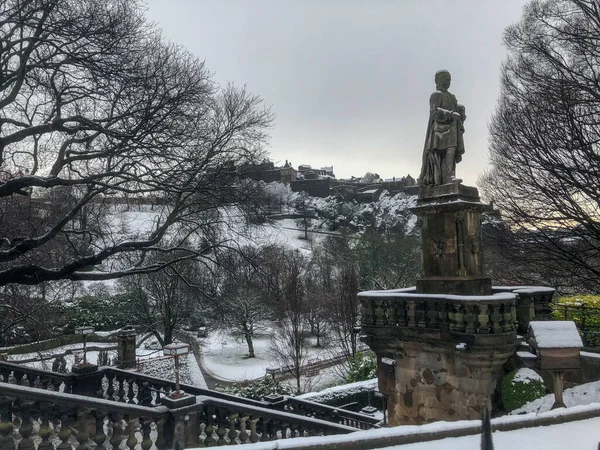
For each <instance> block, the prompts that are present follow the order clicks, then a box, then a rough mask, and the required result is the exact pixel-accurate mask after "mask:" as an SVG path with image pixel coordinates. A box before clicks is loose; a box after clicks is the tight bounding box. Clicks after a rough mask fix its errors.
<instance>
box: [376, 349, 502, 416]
mask: <svg viewBox="0 0 600 450" xmlns="http://www.w3.org/2000/svg"><path fill="white" fill-rule="evenodd" d="M467 352H468V351H465V352H463V351H461V350H457V349H456V348H454V349H452V348H448V347H447V346H443V345H431V344H417V343H410V342H404V343H402V352H401V354H399V355H398V356H397V357H396V358H395V361H396V364H395V367H394V368H393V369H390V366H389V364H385V363H380V365H379V372H378V378H379V384H380V385H379V389H380V390H381V391H384V392H387V393H388V412H389V417H390V425H391V426H396V425H406V424H417V425H420V424H423V423H428V422H434V421H437V420H446V421H452V420H468V419H478V418H479V417H480V415H481V407H482V406H484V405H485V406H487V407H488V408H490V409H491V408H492V404H491V399H492V397H493V396H494V393H495V391H496V390H497V388H498V384H499V382H500V380H501V378H502V375H503V370H502V364H501V363H502V361H497V362H499V363H500V364H495V363H494V361H495V360H497V359H498V356H504V355H497V354H495V352H494V351H493V350H489V351H487V352H486V351H478V352H469V353H467ZM482 361H485V364H483V365H482V364H480V362H482Z"/></svg>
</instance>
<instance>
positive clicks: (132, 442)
mask: <svg viewBox="0 0 600 450" xmlns="http://www.w3.org/2000/svg"><path fill="white" fill-rule="evenodd" d="M125 422H126V423H127V433H128V435H129V436H128V438H127V441H126V442H125V444H127V447H129V449H130V450H135V446H136V445H137V444H138V440H137V438H136V437H135V432H136V431H137V428H138V427H137V417H129V416H126V417H125Z"/></svg>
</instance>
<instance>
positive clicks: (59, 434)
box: [0, 361, 378, 450]
mask: <svg viewBox="0 0 600 450" xmlns="http://www.w3.org/2000/svg"><path fill="white" fill-rule="evenodd" d="M181 387H182V389H183V390H184V391H185V392H186V393H188V394H190V395H193V396H195V397H196V403H195V404H193V405H190V406H186V407H181V408H174V409H173V408H172V409H169V408H167V407H166V406H163V405H162V404H161V397H162V396H164V395H168V394H169V393H171V392H172V391H173V390H174V389H175V385H174V383H173V382H171V381H169V380H164V379H160V378H154V377H150V376H146V375H142V374H138V373H136V372H130V371H125V370H119V369H114V368H109V367H100V368H91V369H90V370H87V371H83V372H81V373H77V372H76V373H66V374H61V373H54V372H47V371H44V370H39V369H34V368H30V367H27V366H21V365H18V364H14V363H10V362H5V361H0V449H1V450H4V449H5V448H11V449H13V448H15V446H14V443H15V442H17V441H20V442H23V444H19V448H27V449H30V448H31V449H33V448H36V447H35V446H34V447H31V446H30V443H29V442H30V440H31V439H33V440H34V441H35V443H36V445H38V443H39V445H41V447H39V448H54V447H51V446H45V445H46V443H50V444H52V445H58V444H60V443H62V444H61V445H62V447H60V448H61V449H68V448H71V447H69V446H68V445H73V446H79V448H88V447H86V445H88V444H90V445H92V444H91V442H92V441H93V442H95V443H96V445H97V446H98V447H97V448H104V447H102V443H110V444H111V445H113V448H117V447H118V446H119V445H121V444H122V443H125V445H126V446H125V447H122V448H132V449H133V448H134V447H135V446H138V448H140V445H141V448H150V447H151V446H152V445H155V446H156V447H157V448H160V449H162V448H171V447H169V445H171V444H169V443H172V442H173V440H174V439H176V437H174V436H175V435H177V433H178V432H177V430H184V433H183V435H184V436H186V438H185V439H186V445H187V446H188V447H193V446H201V445H205V446H210V445H233V444H236V443H237V444H240V443H248V442H256V441H259V440H260V441H265V440H272V439H279V438H289V437H302V436H311V435H331V434H342V433H349V432H352V431H356V430H357V429H370V428H375V427H376V426H377V423H378V421H377V420H376V419H375V418H373V417H370V416H367V415H363V414H359V413H354V412H350V411H344V410H341V409H336V408H332V407H329V406H326V405H321V404H318V403H314V402H311V401H308V400H300V399H295V398H293V397H283V398H280V399H277V400H276V401H257V400H251V399H246V398H242V397H237V396H234V395H230V394H225V393H221V392H215V391H211V390H208V389H202V388H197V387H194V386H187V385H182V386H181ZM65 425H66V427H65ZM180 434H181V433H180ZM134 441H135V442H134ZM163 443H164V446H163ZM42 444H43V445H42ZM138 444H139V445H138ZM114 445H117V447H114ZM180 448H183V447H180Z"/></svg>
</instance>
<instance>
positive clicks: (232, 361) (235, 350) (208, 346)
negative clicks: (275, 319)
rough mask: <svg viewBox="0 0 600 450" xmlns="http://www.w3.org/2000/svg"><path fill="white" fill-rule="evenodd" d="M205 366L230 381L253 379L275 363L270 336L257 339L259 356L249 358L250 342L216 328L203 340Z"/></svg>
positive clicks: (255, 340) (257, 354) (217, 375)
mask: <svg viewBox="0 0 600 450" xmlns="http://www.w3.org/2000/svg"><path fill="white" fill-rule="evenodd" d="M201 342H202V346H203V349H202V353H203V358H204V365H205V366H206V368H207V369H208V370H209V371H210V372H212V373H213V374H214V375H215V376H216V377H218V378H221V379H222V380H227V381H244V380H253V379H255V378H259V377H262V376H264V375H265V373H266V372H265V370H266V368H267V367H270V366H272V365H273V364H271V356H270V355H269V343H270V337H269V336H257V337H255V338H254V340H253V343H254V353H255V355H256V358H248V345H247V344H246V342H245V341H244V340H243V339H236V338H234V337H233V336H231V335H230V334H228V333H226V332H223V331H215V332H213V333H211V334H210V335H209V336H208V337H207V338H206V339H203V340H202V341H201Z"/></svg>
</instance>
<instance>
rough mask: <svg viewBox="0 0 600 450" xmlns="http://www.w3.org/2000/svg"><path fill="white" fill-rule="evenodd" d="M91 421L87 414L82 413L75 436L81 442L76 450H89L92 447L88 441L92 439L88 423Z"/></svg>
mask: <svg viewBox="0 0 600 450" xmlns="http://www.w3.org/2000/svg"><path fill="white" fill-rule="evenodd" d="M89 420H90V417H89V415H88V414H87V412H82V413H80V416H79V420H78V421H77V428H76V430H77V433H76V434H75V439H77V442H79V445H78V446H77V449H76V450H89V448H90V446H89V445H88V440H89V438H90V434H89V432H88V422H89Z"/></svg>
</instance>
